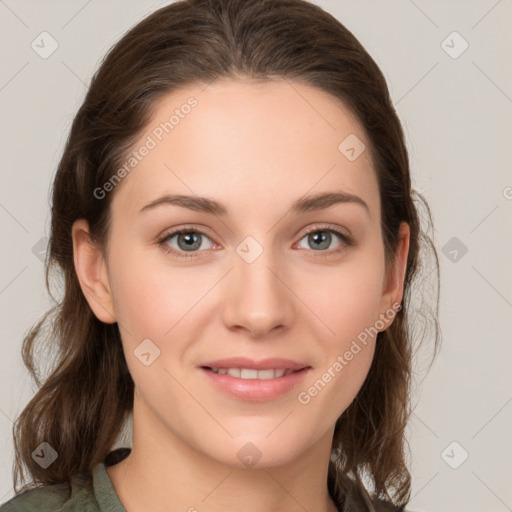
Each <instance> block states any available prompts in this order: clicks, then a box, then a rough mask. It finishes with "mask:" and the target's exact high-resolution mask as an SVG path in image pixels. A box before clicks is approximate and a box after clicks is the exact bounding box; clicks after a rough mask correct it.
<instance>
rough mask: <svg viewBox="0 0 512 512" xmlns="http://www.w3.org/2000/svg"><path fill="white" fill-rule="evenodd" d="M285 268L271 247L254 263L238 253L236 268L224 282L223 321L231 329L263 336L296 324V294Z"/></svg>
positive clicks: (254, 335)
mask: <svg viewBox="0 0 512 512" xmlns="http://www.w3.org/2000/svg"><path fill="white" fill-rule="evenodd" d="M283 268H286V267H285V266H283V265H278V264H277V263H276V260H275V259H274V258H273V257H272V255H271V251H270V250H264V251H263V253H262V254H261V255H260V256H259V257H258V258H257V259H256V260H255V261H252V262H248V261H246V260H245V259H244V258H242V257H240V256H239V255H238V254H235V257H234V268H233V270H232V271H231V272H230V274H229V278H228V279H227V280H226V282H225V283H224V286H225V288H224V309H223V320H224V323H225V325H226V327H227V328H228V329H230V330H233V329H235V330H240V331H246V332H248V333H249V334H250V336H251V337H253V338H261V337H265V336H267V335H268V334H269V333H270V332H271V331H273V330H275V331H280V330H283V329H286V328H289V327H290V326H291V325H292V322H293V319H294V315H295V304H294V297H295V295H294V294H293V291H292V290H291V289H290V287H289V284H288V283H287V281H289V274H290V273H289V272H286V270H283ZM287 278H288V279H287Z"/></svg>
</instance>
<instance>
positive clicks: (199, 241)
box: [158, 228, 211, 259]
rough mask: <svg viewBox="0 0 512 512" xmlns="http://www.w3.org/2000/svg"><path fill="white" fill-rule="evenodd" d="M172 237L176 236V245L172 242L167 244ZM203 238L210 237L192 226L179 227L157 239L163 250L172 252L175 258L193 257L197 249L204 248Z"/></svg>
mask: <svg viewBox="0 0 512 512" xmlns="http://www.w3.org/2000/svg"><path fill="white" fill-rule="evenodd" d="M174 237H177V238H176V242H175V243H176V244H177V247H176V246H175V245H174V244H173V245H169V244H168V242H169V241H171V240H172V239H173V238H174ZM204 239H207V240H210V238H209V237H208V236H206V235H205V234H204V233H203V232H201V231H197V230H195V229H192V228H181V229H177V230H175V231H173V232H171V233H169V234H167V235H165V236H164V237H163V238H161V239H160V240H158V245H160V246H161V247H162V249H163V250H164V251H166V252H169V253H172V254H173V255H175V256H176V257H177V258H184V259H186V258H193V257H194V256H195V254H194V253H195V252H197V250H199V249H205V247H204V244H203V241H204ZM210 241H211V240H210ZM187 253H190V254H187Z"/></svg>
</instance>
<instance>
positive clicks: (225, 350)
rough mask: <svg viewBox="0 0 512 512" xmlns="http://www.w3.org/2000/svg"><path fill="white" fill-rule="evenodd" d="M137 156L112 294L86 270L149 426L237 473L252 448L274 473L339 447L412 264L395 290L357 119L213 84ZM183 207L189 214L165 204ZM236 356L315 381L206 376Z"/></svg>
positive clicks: (106, 269) (183, 100) (113, 234)
mask: <svg viewBox="0 0 512 512" xmlns="http://www.w3.org/2000/svg"><path fill="white" fill-rule="evenodd" d="M191 97H193V98H194V100H189V98H191ZM185 105H190V107H185ZM173 112H174V113H175V114H176V115H175V118H174V119H173V120H172V123H173V125H172V126H171V125H170V124H167V125H166V124H165V123H166V122H167V123H169V118H170V116H171V115H172V114H173ZM347 137H350V138H349V139H347V142H345V143H343V144H342V142H343V141H344V140H345V139H346V138H347ZM356 137H357V139H356ZM361 143H363V144H364V145H365V148H366V149H364V150H363V151H362V152H361V153H360V154H359V155H358V153H359V151H360V149H361V148H363V146H361V145H360V144H361ZM340 144H341V146H340ZM358 144H359V145H358ZM143 146H146V148H148V149H147V150H142V149H141V148H142V147H143ZM350 147H354V148H355V151H351V150H350V149H349V148H350ZM133 151H138V155H139V156H138V157H137V163H136V165H134V166H133V168H132V169H131V170H130V172H129V173H128V172H127V173H126V176H125V177H124V178H123V179H122V181H121V182H120V183H119V184H117V185H116V186H115V187H114V188H113V190H109V191H108V192H107V193H110V194H114V196H113V201H112V205H111V207H112V210H111V211H112V224H111V231H110V234H109V241H108V252H107V257H106V261H105V266H102V267H101V268H102V269H103V270H102V271H101V272H99V273H98V275H99V276H100V281H101V279H103V284H104V286H103V287H101V286H100V285H99V284H98V285H90V286H89V285H88V284H86V280H87V277H83V276H85V275H86V272H85V271H82V268H84V267H85V265H86V264H85V263H79V262H78V260H75V262H76V265H77V269H78V271H79V273H81V276H82V278H81V279H82V281H81V282H82V287H83V289H84V292H85V293H86V297H87V299H88V301H89V304H90V305H91V308H92V309H93V310H94V312H95V314H96V315H97V316H98V317H99V318H100V319H101V320H103V321H105V322H111V321H112V320H113V319H115V321H117V322H118V323H119V326H120V330H121V335H122V341H123V346H124V351H125V356H126V361H127V364H128V366H129V370H130V372H131V375H132V377H133V380H134V382H135V386H136V400H138V401H139V403H140V407H139V409H138V411H139V412H138V414H141V415H145V417H146V419H147V421H148V423H147V424H152V425H158V434H155V435H156V436H157V437H159V439H160V441H161V440H162V439H164V438H167V439H173V440H178V441H179V442H180V443H182V444H183V445H186V446H189V447H192V448H193V449H194V450H196V451H197V452H200V453H202V454H205V455H207V456H209V457H211V458H212V459H214V460H217V461H221V462H223V463H225V464H229V465H237V466H240V465H241V464H243V463H244V462H243V461H242V456H243V453H244V452H242V454H241V453H240V449H241V448H243V447H245V450H246V451H247V450H249V451H251V450H252V451H253V452H254V454H257V455H255V457H258V458H260V464H268V465H277V464H284V463H285V462H286V461H291V460H293V459H294V458H295V457H297V456H298V455H300V454H301V453H303V452H305V451H306V450H308V449H311V448H312V447H314V446H315V445H316V444H317V443H319V442H320V440H321V439H332V432H333V428H334V425H335V422H336V420H337V418H338V417H339V416H340V414H341V413H342V412H343V411H344V410H345V409H346V408H347V407H348V406H349V404H350V403H351V402H352V400H353V399H354V397H355V396H356V394H357V392H358V390H359V389H360V387H361V386H362V384H363V382H364V380H365V378H366V376H367V373H368V370H369V368H370V364H371V361H372V357H373V354H374V348H375V333H376V331H378V330H380V331H381V330H383V329H385V328H387V327H388V326H389V323H390V321H391V320H390V321H389V322H387V323H385V327H383V321H382V318H383V314H385V313H386V312H388V314H389V311H390V308H391V307H392V304H394V303H396V302H398V303H399V302H400V300H401V289H402V281H401V278H402V277H403V272H404V269H405V267H404V266H403V264H404V260H405V258H403V259H402V261H401V266H400V265H398V266H397V267H396V268H397V272H396V274H392V275H390V276H387V277H386V274H385V265H384V247H383V241H382V235H381V229H380V220H381V219H380V198H379V189H378V185H377V179H376V175H375V171H374V168H373V164H372V160H371V155H370V149H369V141H368V140H367V139H366V137H365V133H364V132H363V129H362V128H361V126H360V125H359V123H358V122H357V120H356V119H355V118H354V117H353V116H352V115H351V114H350V112H349V111H348V109H346V108H345V107H344V106H343V105H342V104H340V103H339V102H338V101H337V100H336V99H334V98H333V97H331V96H330V95H327V94H326V93H324V92H322V91H320V90H318V89H316V88H313V87H310V86H307V85H304V84H298V83H293V87H292V86H291V84H290V83H288V82H287V81H277V82H273V83H259V84H256V83H251V82H246V81H230V80H217V81H215V82H214V83H213V84H211V85H209V86H208V87H207V88H206V89H204V86H190V87H187V88H186V89H183V90H181V91H179V92H173V93H172V94H170V95H168V96H166V97H165V98H164V99H163V100H161V101H160V102H159V103H158V104H157V107H156V109H155V111H154V114H153V118H152V120H151V122H150V123H149V124H148V126H147V128H146V130H145V131H144V133H143V134H142V135H141V136H140V139H139V141H138V142H137V143H136V144H134V146H133ZM357 155H358V156H357ZM354 156H357V157H356V158H355V159H354ZM139 157H140V158H139ZM132 164H133V161H132ZM127 168H128V167H127ZM121 174H122V173H121ZM109 188H110V187H108V186H107V187H105V189H104V190H106V189H109ZM324 194H331V195H330V196H326V197H325V198H324V199H321V198H320V196H322V195H324ZM177 195H180V196H188V197H189V199H188V200H187V199H182V200H181V201H178V200H176V199H169V198H168V199H167V200H161V199H162V198H163V197H165V196H177ZM199 198H206V199H207V200H208V201H206V200H203V199H199ZM314 198H316V200H315V199H314ZM160 200H161V201H160ZM187 205H188V207H187ZM212 205H214V206H215V207H214V206H212ZM78 227H79V224H77V225H76V226H75V230H74V236H76V232H77V231H76V229H77V228H78ZM177 230H183V231H184V232H183V233H181V234H180V233H177V234H176V231H177ZM404 243H405V244H407V240H406V239H405V242H404ZM75 247H76V248H77V247H78V246H77V245H76V246H75ZM406 252H407V245H404V246H403V250H402V254H403V255H405V254H406ZM77 253H78V254H80V251H79V250H78V251H77ZM82 261H85V257H84V258H83V259H82ZM399 263H400V262H399ZM107 310H108V311H109V312H110V314H107V313H106V311H107ZM377 321H378V322H377ZM376 322H377V324H376ZM375 327H376V328H375ZM372 328H373V329H372ZM365 329H366V331H365ZM365 334H366V336H365ZM363 340H364V341H363ZM350 354H351V356H350ZM235 357H243V358H247V359H249V360H251V361H252V362H255V363H258V362H261V361H262V360H264V359H268V358H284V359H287V360H290V361H292V362H295V363H297V365H298V366H297V368H295V369H296V370H298V369H300V368H304V369H302V370H300V371H296V372H294V373H293V374H291V375H290V376H283V377H277V376H274V378H270V379H263V378H262V377H264V376H265V377H269V376H271V374H270V373H268V372H267V373H265V372H263V373H260V374H255V373H254V371H249V372H247V371H243V372H242V374H241V375H240V377H255V376H258V378H257V379H250V380H248V379H242V378H237V377H236V373H234V376H233V375H229V374H228V375H222V374H214V373H213V372H212V371H211V370H207V369H204V368H202V367H203V366H207V363H211V362H215V361H218V360H221V359H225V358H235ZM251 361H249V362H246V363H243V362H242V363H240V362H238V363H237V362H234V363H233V364H231V363H227V364H229V366H230V367H238V368H240V367H242V368H244V367H245V368H249V369H250V367H251V364H250V363H251ZM290 361H288V362H281V363H277V364H272V363H267V365H266V368H267V369H271V368H276V367H277V368H283V369H284V368H287V367H289V366H290V364H291V363H290ZM223 364H224V363H223ZM224 365H226V364H224ZM264 366H265V365H264ZM219 367H222V364H219ZM230 373H233V372H230ZM287 373H288V372H287ZM329 442H330V441H329ZM247 443H251V445H248V444H247Z"/></svg>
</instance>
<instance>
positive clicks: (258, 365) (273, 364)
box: [200, 357, 309, 380]
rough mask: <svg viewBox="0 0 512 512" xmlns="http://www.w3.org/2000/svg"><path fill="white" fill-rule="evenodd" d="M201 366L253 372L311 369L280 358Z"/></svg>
mask: <svg viewBox="0 0 512 512" xmlns="http://www.w3.org/2000/svg"><path fill="white" fill-rule="evenodd" d="M200 366H201V367H204V366H208V367H209V368H249V369H252V370H267V369H272V370H277V369H279V368H282V369H283V370H293V371H297V370H302V369H303V368H307V367H309V365H308V364H307V363H301V362H297V361H292V360H291V359H283V358H280V357H270V358H267V359H260V360H259V361H254V360H253V359H248V358H246V357H230V358H228V359H219V360H217V361H207V362H206V363H202V364H201V365H200ZM270 380H272V379H270Z"/></svg>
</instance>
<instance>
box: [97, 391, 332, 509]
mask: <svg viewBox="0 0 512 512" xmlns="http://www.w3.org/2000/svg"><path fill="white" fill-rule="evenodd" d="M146 407H147V406H146V405H145V404H143V403H142V401H141V400H140V398H138V397H137V394H135V400H134V415H133V442H132V451H131V453H130V455H128V456H127V457H126V458H125V459H124V460H122V461H121V462H119V463H118V464H116V465H114V466H109V467H108V468H107V473H108V475H109V477H110V479H111V481H112V483H113V485H114V488H115V490H116V493H117V495H118V496H119V499H120V500H121V502H122V504H123V505H124V507H125V509H126V510H127V512H139V511H144V510H152V511H154V512H160V511H161V512H164V511H165V512H169V510H170V508H169V504H172V510H176V511H187V512H201V511H203V510H208V511H209V512H221V511H222V512H224V511H225V510H240V509H242V508H243V509H244V512H261V510H265V511H266V512H292V511H293V512H296V511H298V510H307V511H308V512H337V511H338V509H337V507H336V506H335V504H334V502H333V501H332V499H331V497H330V495H329V492H328V490H327V470H328V463H329V457H330V448H331V443H332V431H331V430H329V431H328V432H327V433H326V435H324V436H323V437H322V438H321V439H320V440H319V441H318V442H317V443H316V444H315V445H314V446H313V447H311V448H310V449H308V450H307V451H306V452H304V453H302V454H299V455H298V456H297V457H296V458H294V459H293V460H288V461H287V462H286V463H285V464H272V462H271V461H270V462H267V463H266V464H265V465H262V466H261V467H260V465H258V464H256V466H254V467H236V466H233V465H228V464H223V463H221V462H219V461H218V460H215V459H213V458H211V457H209V456H207V455H206V454H205V453H203V452H199V451H197V450H195V449H194V448H192V447H191V446H190V444H189V443H187V442H184V440H182V439H180V438H179V437H177V436H174V435H169V430H168V428H167V429H165V431H164V427H163V425H162V424H161V422H160V421H159V420H158V419H157V418H156V417H155V416H154V415H152V414H148V410H144V409H146ZM142 412H144V414H141V413H142ZM142 418H144V421H141V420H142ZM148 421H149V422H150V423H151V424H148ZM155 433H156V435H155ZM159 434H160V435H159Z"/></svg>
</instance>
